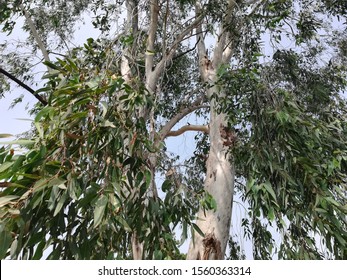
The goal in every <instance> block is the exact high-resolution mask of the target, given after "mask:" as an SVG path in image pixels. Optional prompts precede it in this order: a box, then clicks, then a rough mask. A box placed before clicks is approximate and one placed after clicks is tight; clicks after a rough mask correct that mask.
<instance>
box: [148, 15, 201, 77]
mask: <svg viewBox="0 0 347 280" xmlns="http://www.w3.org/2000/svg"><path fill="white" fill-rule="evenodd" d="M202 19H203V15H199V16H197V17H196V18H195V20H194V21H193V22H192V23H191V24H189V25H188V26H187V27H186V28H185V29H183V30H182V31H181V33H180V34H179V35H178V36H177V38H176V39H175V41H174V42H173V43H172V46H171V49H170V51H169V53H168V54H167V55H166V56H163V58H162V59H161V60H160V62H159V63H158V64H157V66H156V67H155V69H154V75H155V77H159V75H160V74H161V73H162V72H163V70H164V68H165V66H166V65H167V63H168V62H169V61H171V60H172V59H173V57H174V55H175V52H176V50H177V48H178V47H179V44H180V43H181V42H182V41H183V40H184V39H185V37H186V36H187V35H188V34H189V33H191V32H192V30H193V29H194V28H196V26H197V25H198V24H199V23H201V21H202Z"/></svg>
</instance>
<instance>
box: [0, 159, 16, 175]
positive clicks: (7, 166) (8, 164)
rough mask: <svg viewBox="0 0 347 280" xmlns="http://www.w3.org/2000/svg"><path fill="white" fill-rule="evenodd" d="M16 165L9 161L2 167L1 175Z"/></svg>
mask: <svg viewBox="0 0 347 280" xmlns="http://www.w3.org/2000/svg"><path fill="white" fill-rule="evenodd" d="M13 164H14V161H7V162H4V163H3V164H1V165H0V173H2V172H4V171H6V170H7V169H9V168H10V167H11V166H12V165H13Z"/></svg>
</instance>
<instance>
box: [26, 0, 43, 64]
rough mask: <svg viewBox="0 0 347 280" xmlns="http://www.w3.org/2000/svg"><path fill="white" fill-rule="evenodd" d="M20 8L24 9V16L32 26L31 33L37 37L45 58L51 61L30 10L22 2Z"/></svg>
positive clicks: (30, 26)
mask: <svg viewBox="0 0 347 280" xmlns="http://www.w3.org/2000/svg"><path fill="white" fill-rule="evenodd" d="M19 7H20V9H21V10H22V12H23V14H24V17H25V19H26V21H27V22H28V25H29V28H30V31H31V33H32V34H33V37H34V38H35V40H36V43H37V46H38V47H39V49H40V50H41V52H42V55H43V57H44V59H45V60H46V61H50V58H49V55H48V51H47V49H46V47H45V45H44V43H43V41H42V40H41V38H40V35H39V34H38V32H37V30H36V28H35V24H34V22H33V21H32V19H31V17H30V15H29V13H28V11H27V10H26V9H25V8H24V7H23V5H22V4H20V5H19Z"/></svg>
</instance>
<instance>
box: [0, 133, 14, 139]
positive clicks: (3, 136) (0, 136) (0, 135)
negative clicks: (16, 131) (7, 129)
mask: <svg viewBox="0 0 347 280" xmlns="http://www.w3.org/2000/svg"><path fill="white" fill-rule="evenodd" d="M8 137H13V135H12V134H6V133H0V138H8Z"/></svg>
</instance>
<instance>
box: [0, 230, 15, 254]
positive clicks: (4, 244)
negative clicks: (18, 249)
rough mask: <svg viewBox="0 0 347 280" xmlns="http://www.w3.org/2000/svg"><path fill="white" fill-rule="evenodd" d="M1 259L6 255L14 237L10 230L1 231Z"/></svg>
mask: <svg viewBox="0 0 347 280" xmlns="http://www.w3.org/2000/svg"><path fill="white" fill-rule="evenodd" d="M0 240H1V242H0V259H4V258H5V257H6V253H7V251H8V249H9V247H10V245H11V241H12V237H11V233H9V232H8V231H1V232H0Z"/></svg>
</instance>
